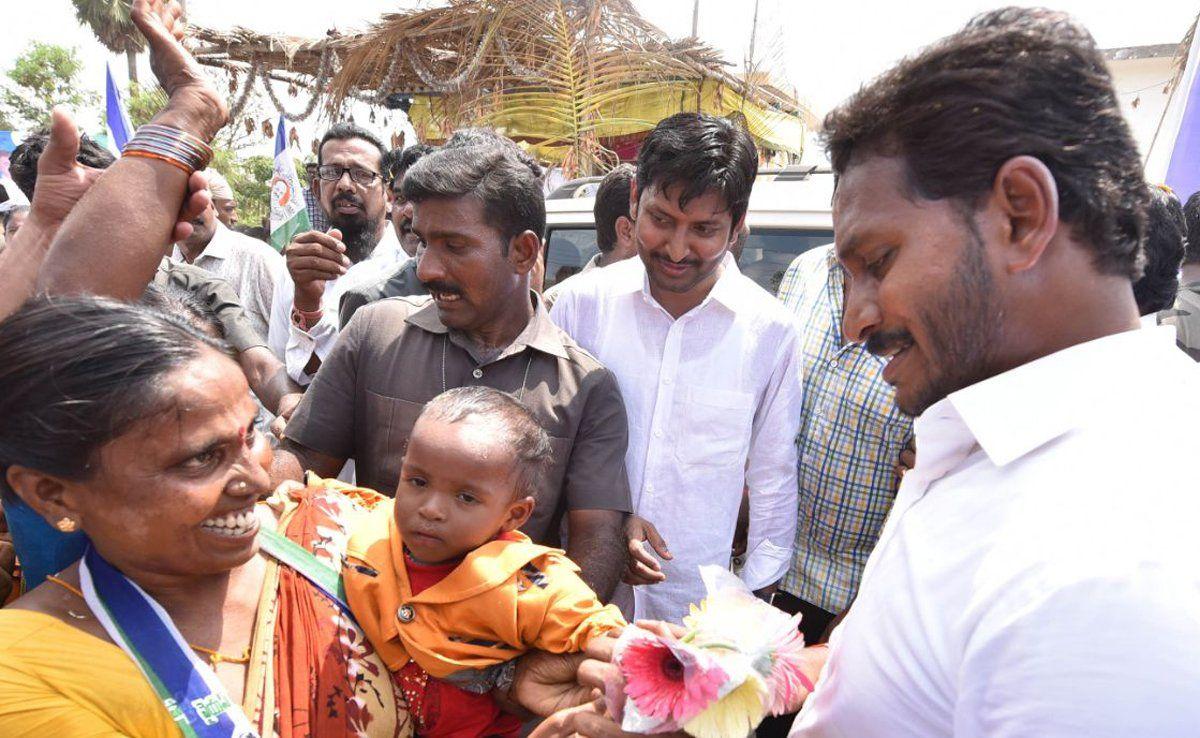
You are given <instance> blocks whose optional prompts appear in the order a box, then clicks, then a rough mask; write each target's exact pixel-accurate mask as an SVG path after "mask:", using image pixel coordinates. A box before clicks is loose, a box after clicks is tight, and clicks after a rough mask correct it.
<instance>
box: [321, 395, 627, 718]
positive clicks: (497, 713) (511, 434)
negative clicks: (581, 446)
mask: <svg viewBox="0 0 1200 738" xmlns="http://www.w3.org/2000/svg"><path fill="white" fill-rule="evenodd" d="M550 456H551V449H550V439H549V437H548V436H547V434H546V432H545V430H544V429H543V428H542V427H541V425H540V424H539V423H538V421H537V419H536V418H535V417H534V416H533V415H532V413H530V412H529V411H528V410H527V409H525V407H524V406H523V405H521V404H520V403H519V402H517V400H515V399H514V398H513V397H512V396H510V395H507V394H505V393H503V392H500V391H498V390H494V389H490V388H486V387H463V388H460V389H455V390H450V391H449V392H446V393H443V394H442V395H439V396H438V397H436V398H434V399H433V400H432V401H430V402H429V403H428V404H427V405H426V406H425V409H424V410H423V411H422V413H421V415H420V417H419V418H418V419H417V422H416V425H414V426H413V430H412V434H411V435H410V437H409V441H408V448H407V450H406V453H405V456H404V461H403V465H402V466H401V470H400V484H399V487H398V488H397V490H396V498H395V502H394V503H393V504H383V505H379V506H378V507H376V508H375V509H374V510H373V511H371V513H370V514H369V517H368V518H367V520H366V521H364V523H362V524H360V525H358V526H357V527H356V529H355V532H354V533H353V535H352V536H351V538H350V543H349V546H348V551H347V557H346V563H345V566H344V567H343V578H344V582H345V587H346V599H347V601H348V602H349V604H350V608H351V610H352V611H353V613H354V616H355V618H356V619H357V620H358V622H359V623H360V624H361V626H362V627H363V630H364V631H365V632H366V634H367V637H368V638H369V639H370V640H371V643H372V644H373V645H374V646H375V648H376V650H377V651H378V652H379V654H380V656H381V657H382V659H383V661H384V663H385V664H387V667H388V668H389V669H391V670H392V671H393V672H394V676H395V678H396V679H397V680H398V682H399V683H400V686H401V689H402V691H403V692H404V694H405V697H406V698H407V699H408V703H409V711H410V713H411V714H412V716H413V717H414V720H415V723H416V727H417V733H418V735H421V736H439V737H443V736H453V737H454V738H472V737H473V736H493V735H503V736H509V735H511V736H516V735H518V734H519V731H520V727H521V722H520V720H519V719H518V718H516V717H515V716H513V715H510V714H508V713H504V712H502V711H501V710H500V709H499V707H498V706H497V705H495V703H494V702H493V701H492V700H491V697H490V695H489V692H490V691H491V689H492V688H493V687H494V686H496V684H497V683H503V682H505V681H508V680H511V674H512V669H513V666H514V665H515V661H514V660H515V659H516V658H517V657H518V656H520V655H521V654H523V653H525V652H526V651H528V650H530V649H539V650H543V651H551V652H555V653H569V652H577V651H582V650H583V648H584V647H585V646H586V645H587V643H588V641H589V640H590V639H591V638H593V637H595V636H597V635H600V634H603V633H605V632H607V631H610V630H614V629H618V628H620V627H622V626H624V625H625V621H624V619H623V618H622V616H621V613H620V611H619V610H618V609H617V608H615V607H613V606H611V605H609V606H604V605H601V604H600V602H599V601H598V599H597V598H596V595H595V593H594V592H593V591H592V590H591V589H590V588H589V587H588V586H587V585H586V584H585V583H584V582H583V580H582V579H580V577H579V573H578V572H579V568H578V567H577V566H576V565H575V564H574V563H572V562H571V560H570V559H568V558H567V557H566V555H565V554H564V553H563V552H562V551H560V550H558V549H552V548H547V547H545V546H538V545H536V544H534V543H532V542H531V541H530V540H529V538H528V537H527V536H525V535H524V534H523V533H520V532H519V531H518V530H517V529H518V528H519V527H520V526H521V525H523V524H524V523H525V521H526V520H528V519H529V516H530V514H531V513H532V512H533V506H534V497H533V495H534V493H535V490H537V489H538V488H539V487H540V485H541V479H542V477H543V475H544V474H545V473H546V470H547V469H548V467H549V465H550V463H551V458H550Z"/></svg>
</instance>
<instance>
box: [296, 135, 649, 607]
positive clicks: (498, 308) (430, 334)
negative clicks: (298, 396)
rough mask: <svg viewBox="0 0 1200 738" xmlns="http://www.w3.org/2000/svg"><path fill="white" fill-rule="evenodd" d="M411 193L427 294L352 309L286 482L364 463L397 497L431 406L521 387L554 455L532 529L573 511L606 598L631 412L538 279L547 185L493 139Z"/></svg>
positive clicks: (584, 555) (542, 530)
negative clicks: (549, 305)
mask: <svg viewBox="0 0 1200 738" xmlns="http://www.w3.org/2000/svg"><path fill="white" fill-rule="evenodd" d="M514 148H515V147H514ZM404 190H405V194H406V196H407V198H408V199H409V200H410V201H412V202H413V219H412V227H413V231H414V232H415V233H416V234H417V235H418V236H420V238H421V239H422V242H423V244H424V246H425V250H424V252H423V254H422V257H421V261H420V265H419V267H418V277H419V278H420V280H421V282H422V283H423V284H424V285H425V286H426V287H427V288H428V289H429V291H430V293H431V297H402V298H391V299H386V300H381V301H379V302H376V303H373V304H371V305H368V306H366V307H364V308H362V309H361V310H359V311H358V312H357V313H355V315H354V317H353V319H352V320H351V321H350V323H349V324H348V325H347V326H346V327H345V328H344V329H343V331H342V333H341V335H340V336H339V338H338V342H337V344H336V345H335V347H334V348H333V350H332V351H331V352H330V354H329V356H328V357H327V358H326V360H325V362H324V363H323V364H322V366H321V369H320V371H319V372H318V373H317V375H316V378H315V379H314V380H313V383H312V385H311V386H310V387H309V390H308V392H307V394H306V396H305V398H304V401H303V402H302V403H301V405H300V407H299V408H298V409H297V410H296V413H295V415H294V416H293V418H292V420H291V422H290V423H289V424H288V426H287V430H286V431H285V440H284V445H283V448H282V449H281V450H280V451H279V452H278V453H277V454H276V461H275V469H274V476H275V481H277V482H278V481H282V480H283V479H298V478H299V477H300V475H301V474H302V472H303V470H304V469H311V470H313V471H315V472H316V473H317V474H320V475H322V476H332V475H334V474H336V473H337V471H338V469H340V468H341V466H342V464H343V463H344V462H345V461H346V460H347V459H354V461H355V465H356V473H357V475H358V483H359V484H361V485H363V486H367V487H372V488H374V489H378V490H380V491H381V492H384V493H386V494H393V493H395V492H396V489H397V485H398V483H399V482H400V480H399V472H400V461H401V458H402V457H403V455H404V446H405V443H406V442H407V440H408V435H409V433H410V431H411V430H412V426H413V424H414V422H415V421H416V418H417V416H418V415H419V414H420V412H421V409H422V407H424V404H425V403H426V402H428V401H429V400H431V399H433V398H434V397H436V396H437V395H439V394H441V393H442V392H443V391H445V390H447V389H451V388H454V387H461V386H466V385H473V384H478V385H485V386H489V387H494V388H496V389H500V390H504V391H506V392H510V393H512V394H513V395H514V396H516V397H517V398H519V399H520V400H521V401H522V402H524V403H525V405H526V406H527V407H529V409H530V410H532V411H533V412H534V413H535V414H536V415H537V417H538V419H539V420H540V421H541V422H542V424H543V425H544V426H545V427H546V430H547V431H548V432H549V433H550V436H551V443H552V444H553V445H554V450H555V467H554V470H553V473H552V474H550V475H549V483H548V485H547V487H546V488H545V490H544V491H543V493H542V494H541V495H539V496H538V499H537V508H536V510H535V512H534V514H533V517H532V518H530V520H529V522H528V523H527V524H526V525H525V526H524V528H523V530H524V531H525V532H526V533H527V534H529V535H530V536H531V537H532V538H533V539H534V540H535V541H538V542H540V543H548V544H551V545H555V544H557V543H558V542H559V529H560V523H561V521H562V520H563V518H564V515H565V519H566V523H567V541H566V548H567V553H568V554H569V555H570V556H571V558H572V559H574V560H575V562H576V563H578V564H579V565H580V567H581V568H582V569H583V576H584V579H585V580H586V581H587V582H588V583H589V584H590V585H591V586H592V587H593V588H594V589H595V590H596V591H597V593H598V594H599V595H600V596H601V597H602V598H605V599H607V597H608V596H609V595H610V594H611V593H612V590H613V588H614V587H615V586H616V583H617V581H618V580H619V578H620V576H621V572H622V571H623V568H624V563H625V559H624V551H625V548H626V546H625V540H624V533H623V528H624V522H625V516H626V514H627V513H628V512H629V510H630V499H629V483H628V480H627V479H626V476H625V461H624V459H625V450H626V445H627V442H628V423H627V420H626V416H625V406H624V403H623V402H622V400H621V396H620V392H619V390H618V388H617V383H616V380H615V379H614V377H613V376H612V374H611V373H610V372H609V371H608V370H607V369H605V368H604V367H603V366H601V365H600V363H599V362H597V361H596V360H595V359H594V358H592V357H591V356H590V355H589V354H588V353H587V352H585V351H584V350H582V349H581V348H579V346H578V345H576V344H575V342H574V341H572V340H571V338H570V337H568V336H567V335H566V334H565V333H563V332H562V331H561V330H560V329H559V328H557V327H556V326H555V325H554V324H553V323H551V322H550V319H549V316H548V315H547V313H546V311H545V308H544V307H542V305H541V303H540V300H539V298H538V297H537V295H536V294H534V293H532V292H531V291H530V289H529V279H530V277H529V274H530V271H531V270H532V268H533V265H534V263H535V262H536V260H537V255H538V251H539V249H540V246H541V239H540V236H539V235H538V234H540V233H541V232H542V231H543V230H544V227H545V203H544V201H543V199H542V194H541V187H540V183H539V182H538V180H537V178H536V177H535V176H534V173H533V172H532V171H531V170H530V169H529V167H528V166H527V165H526V164H525V163H523V162H522V161H520V160H519V159H518V158H517V157H516V156H515V154H514V153H513V152H512V151H510V150H509V149H508V148H507V147H505V146H502V145H498V144H494V143H493V144H486V145H482V146H475V147H468V148H461V149H450V150H446V151H441V152H438V153H436V154H431V155H429V156H427V157H425V158H424V159H422V160H421V161H420V162H418V163H417V164H416V165H415V166H414V167H413V168H412V169H411V170H410V171H409V173H408V175H407V177H406V178H405V181H404Z"/></svg>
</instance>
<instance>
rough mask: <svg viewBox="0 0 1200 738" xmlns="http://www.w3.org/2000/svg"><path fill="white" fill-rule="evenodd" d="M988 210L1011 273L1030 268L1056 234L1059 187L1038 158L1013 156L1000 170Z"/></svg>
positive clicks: (1005, 262)
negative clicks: (997, 220) (997, 225)
mask: <svg viewBox="0 0 1200 738" xmlns="http://www.w3.org/2000/svg"><path fill="white" fill-rule="evenodd" d="M988 199H989V203H988V209H989V210H990V211H991V212H992V213H994V214H996V215H997V216H998V217H999V218H1000V220H1001V222H1000V228H1001V231H1002V234H1003V237H1004V238H1003V242H1004V248H1005V252H1006V253H1005V257H1004V264H1005V268H1006V269H1007V270H1008V271H1009V272H1010V273H1016V272H1021V271H1025V270H1027V269H1030V268H1032V267H1033V266H1034V265H1036V264H1037V263H1038V261H1039V260H1040V259H1041V258H1042V254H1043V253H1045V251H1046V247H1047V246H1049V245H1050V242H1051V240H1053V238H1054V236H1055V234H1056V233H1058V184H1057V183H1056V182H1055V181H1054V175H1053V174H1051V172H1050V170H1049V168H1047V167H1046V165H1045V164H1043V163H1042V162H1041V161H1040V160H1039V159H1037V158H1035V157H1032V156H1016V157H1013V158H1012V159H1009V160H1008V161H1006V162H1004V164H1003V165H1002V166H1001V167H1000V171H998V172H997V173H996V179H995V181H994V182H993V185H992V192H991V195H990V196H989V198H988Z"/></svg>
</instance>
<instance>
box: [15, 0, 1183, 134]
mask: <svg viewBox="0 0 1200 738" xmlns="http://www.w3.org/2000/svg"><path fill="white" fill-rule="evenodd" d="M633 2H634V5H635V6H636V7H637V8H638V9H639V11H640V12H641V13H642V14H643V15H644V16H645V17H646V18H647V19H648V20H649V21H651V22H652V23H654V24H656V25H658V26H659V27H660V28H662V29H663V30H664V31H665V32H666V33H667V35H668V36H671V37H673V38H679V37H683V36H687V35H689V34H690V33H691V27H692V10H693V7H694V5H693V2H694V0H633ZM430 4H431V3H430V2H429V1H428V0H426V1H425V2H420V1H417V2H414V1H413V0H337V2H336V3H315V2H304V1H302V0H252V1H250V2H248V1H247V0H187V9H188V13H189V19H190V21H191V22H192V23H194V24H198V25H204V26H209V27H212V28H217V29H222V30H226V29H230V28H232V27H234V26H244V27H247V28H250V29H252V30H256V31H261V32H277V33H285V34H291V35H300V36H310V37H317V36H320V35H322V34H323V33H324V31H325V30H326V29H328V28H338V29H340V30H343V31H347V30H355V29H361V28H364V27H366V26H367V25H368V24H369V23H370V22H372V21H373V20H376V19H378V17H379V16H380V15H382V14H383V13H386V12H394V11H397V10H403V9H406V8H412V7H417V6H420V7H427V6H429V5H430ZM1001 4H1006V3H1004V2H1003V0H991V1H990V2H989V1H985V0H904V1H903V2H895V0H858V2H853V1H851V2H845V1H843V2H828V1H827V0H825V1H822V2H805V1H804V0H758V6H759V8H758V11H759V18H758V26H757V27H758V33H757V36H756V39H755V57H756V61H758V62H759V63H760V64H762V65H765V66H766V68H768V69H770V70H772V71H773V72H775V74H776V75H777V76H778V77H782V79H781V82H782V84H783V86H789V85H790V86H791V87H792V88H794V90H795V92H796V93H797V94H798V96H799V97H800V98H801V99H802V100H804V101H805V102H807V104H808V105H809V106H810V107H811V108H812V109H813V110H814V112H815V113H817V114H818V115H821V114H823V113H824V112H826V111H827V110H828V109H829V108H831V107H833V106H834V105H836V104H837V103H838V102H840V101H841V100H843V99H844V98H845V97H846V96H848V95H850V94H851V93H853V92H854V91H855V90H856V89H857V88H858V87H859V86H860V85H861V84H862V83H863V82H865V81H868V80H870V79H871V78H872V77H874V76H875V75H877V74H879V73H880V72H882V71H884V70H886V69H887V68H888V66H890V65H891V64H892V63H893V62H895V61H896V60H898V59H900V58H902V57H903V56H905V55H907V54H909V53H911V52H913V51H916V50H917V49H919V48H920V47H921V46H923V45H925V44H928V43H930V42H932V41H934V40H936V39H938V38H940V37H942V36H944V35H946V34H948V33H951V32H953V31H954V30H956V29H957V28H959V27H961V26H962V25H963V24H964V23H965V22H966V21H967V20H968V19H969V18H971V17H972V16H973V15H975V14H976V13H978V12H981V11H984V10H988V9H991V8H994V7H996V6H998V5H1001ZM1018 4H1022V3H1018ZM1033 4H1048V5H1051V6H1052V7H1055V8H1058V9H1061V10H1065V11H1067V12H1070V13H1072V14H1073V15H1075V16H1076V17H1077V18H1079V19H1080V20H1081V21H1083V23H1084V24H1085V25H1087V26H1088V28H1089V29H1090V30H1091V31H1092V34H1093V35H1094V36H1095V37H1096V40H1097V42H1098V43H1099V45H1100V46H1101V47H1102V48H1111V47H1121V46H1141V45H1147V44H1166V43H1178V42H1179V41H1180V40H1181V39H1182V38H1183V35H1184V34H1185V33H1186V32H1187V29H1188V27H1189V26H1190V24H1191V23H1192V21H1193V20H1194V19H1195V17H1196V14H1197V12H1198V11H1200V1H1197V0H1137V2H1129V1H1128V0H1045V1H1044V2H1042V3H1033ZM34 5H35V2H34V0H0V6H4V7H5V8H6V10H7V11H8V12H5V13H4V24H3V26H0V73H3V74H4V75H5V76H6V75H7V72H8V70H9V69H10V68H11V66H12V62H13V59H14V58H15V57H16V56H17V55H18V54H20V53H21V51H22V50H23V49H24V48H25V47H26V46H27V44H28V43H29V42H30V41H32V40H38V41H44V42H52V43H56V44H61V45H65V46H73V47H75V48H77V49H78V50H79V52H80V55H81V57H82V58H83V60H84V62H85V72H84V73H85V80H84V85H85V86H86V87H88V88H90V89H93V90H95V91H96V92H97V93H101V94H102V93H103V89H104V88H103V84H104V62H105V61H106V60H109V61H111V63H112V67H113V73H114V75H115V76H116V78H117V80H118V84H120V85H123V84H124V82H125V78H126V73H125V60H124V57H116V56H112V55H110V54H108V53H107V52H106V51H105V50H104V49H103V47H101V46H100V44H99V42H98V41H96V40H95V38H94V37H93V36H92V35H91V33H90V31H88V30H86V29H84V28H82V27H80V26H79V25H78V23H77V22H76V20H75V16H74V10H73V7H72V5H71V3H70V2H69V0H38V2H36V7H37V12H21V11H19V10H18V11H17V12H12V10H11V8H13V7H16V8H21V7H32V6H34ZM699 6H700V10H699V25H698V35H699V37H700V38H701V39H702V40H704V41H706V42H707V43H709V44H710V45H712V46H714V47H716V48H717V49H719V50H721V51H722V52H723V53H724V55H725V57H726V59H727V60H728V61H730V62H732V63H733V64H734V65H735V66H734V68H733V70H734V71H737V70H739V69H741V68H742V65H743V63H744V60H745V57H746V54H747V50H748V47H749V45H750V37H751V29H752V27H753V26H754V23H753V16H754V7H755V2H754V0H699ZM142 69H143V72H142V73H143V74H144V75H145V76H146V77H149V67H148V64H147V63H146V61H145V59H144V58H143V60H142ZM264 99H265V98H264ZM268 105H269V103H268ZM294 107H296V108H300V107H302V105H301V103H300V102H297V103H296V104H295V106H294ZM80 122H81V123H82V124H83V125H84V126H85V127H86V128H89V129H91V128H94V127H95V126H96V125H98V122H99V117H98V113H96V112H94V111H93V112H91V113H90V114H88V113H86V112H85V113H83V114H81V115H80ZM376 125H377V128H378V129H380V130H381V132H383V133H384V134H385V137H386V133H387V132H388V131H387V130H386V129H388V128H390V129H392V130H394V131H399V130H402V129H404V128H405V127H406V126H405V124H404V120H403V116H402V115H401V114H399V113H396V114H394V115H392V116H390V117H389V119H387V120H381V121H379V122H378V123H377V124H376ZM309 128H311V126H310V125H302V126H301V130H300V133H301V138H302V139H304V140H308V139H309V138H310V137H311V131H309V130H308V129H309ZM264 145H265V144H264Z"/></svg>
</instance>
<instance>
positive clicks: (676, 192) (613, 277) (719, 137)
mask: <svg viewBox="0 0 1200 738" xmlns="http://www.w3.org/2000/svg"><path fill="white" fill-rule="evenodd" d="M757 166H758V154H757V152H756V151H755V147H754V143H753V141H751V139H750V136H749V135H748V134H747V133H746V132H745V131H744V130H743V129H742V128H740V127H738V126H736V125H734V124H732V123H730V122H729V121H727V120H725V119H723V118H715V117H712V116H708V115H700V114H695V113H681V114H678V115H674V116H672V117H670V118H667V119H666V120H663V121H661V122H660V123H659V124H658V126H657V127H656V128H655V129H654V130H653V131H652V132H651V133H650V135H649V136H648V137H647V138H646V141H645V143H644V144H643V145H642V149H641V152H640V154H639V155H638V166H637V175H636V180H635V187H634V188H633V190H632V192H631V198H630V212H631V213H633V214H634V216H635V217H634V239H635V241H636V243H637V249H638V255H639V257H640V258H638V259H628V260H626V261H623V262H621V263H618V264H614V265H612V266H610V267H607V268H605V269H600V270H594V271H591V272H589V273H588V274H584V275H580V276H578V277H577V278H575V279H573V280H571V282H570V284H564V286H563V290H562V292H561V293H560V294H559V296H558V301H557V302H556V303H555V305H554V309H553V311H552V312H551V318H553V319H554V321H555V322H556V323H558V325H560V326H561V327H562V328H563V329H564V330H565V331H567V333H568V334H570V335H571V337H573V338H574V339H575V340H576V341H577V342H579V343H580V344H581V345H582V346H583V347H584V348H586V349H588V350H589V351H591V352H592V354H594V355H595V356H596V358H598V359H600V361H601V362H603V363H604V365H605V366H607V367H608V369H609V370H610V371H611V372H613V374H614V375H615V376H616V377H617V382H618V384H619V385H620V387H621V394H622V396H623V397H624V398H625V404H626V407H627V409H628V413H629V426H630V427H629V451H628V453H627V454H626V468H627V471H628V474H629V483H630V489H631V491H632V493H633V504H634V511H635V513H636V516H635V517H634V518H633V519H632V522H631V527H630V530H629V536H630V539H631V542H630V546H631V554H632V563H631V567H630V571H629V572H628V574H627V577H626V581H627V582H628V583H631V584H652V586H638V587H635V590H634V605H635V607H634V609H635V613H636V617H639V618H642V617H651V618H658V619H663V620H671V621H676V622H678V621H679V619H680V618H682V617H683V616H684V615H686V614H687V611H688V604H689V603H692V602H697V601H699V600H700V599H702V598H703V596H704V587H703V584H702V582H701V580H700V575H699V571H698V567H699V566H701V565H704V564H716V565H719V566H728V565H729V563H730V551H731V548H732V544H733V534H734V528H735V526H736V524H737V516H738V508H739V506H740V503H741V500H742V491H743V488H745V487H748V488H749V495H750V529H749V539H748V546H747V555H746V563H745V566H744V567H743V569H742V571H741V576H742V578H743V579H744V580H745V581H746V583H747V584H748V585H749V586H750V587H751V588H753V589H755V590H769V589H770V588H772V587H773V586H774V585H775V584H776V583H777V582H778V581H779V580H780V579H781V578H782V577H783V575H784V573H785V572H786V571H787V568H788V564H789V563H790V561H791V552H792V545H793V538H794V536H795V532H796V510H797V504H796V446H795V441H794V439H795V435H796V428H797V427H798V425H799V422H800V392H801V390H800V387H801V384H800V341H799V336H798V331H797V328H796V326H795V324H794V321H793V319H792V317H791V315H790V314H789V313H788V312H787V310H786V309H785V308H784V307H783V306H782V305H781V304H780V303H779V302H778V301H776V300H775V299H774V297H772V296H771V295H770V294H769V293H767V292H766V291H764V290H763V289H762V288H760V287H758V286H757V285H756V284H755V283H754V282H753V281H752V280H750V279H749V278H747V277H745V276H743V275H742V274H741V272H739V271H738V268H737V264H736V263H735V261H734V258H733V256H732V255H731V254H730V253H729V247H730V243H731V242H732V241H733V240H734V237H735V235H736V234H737V232H738V231H739V230H740V229H741V227H742V223H743V221H744V219H745V215H746V207H747V204H748V202H749V199H750V189H751V187H752V186H753V184H754V177H755V174H756V172H757ZM644 540H649V542H650V544H651V546H652V547H653V548H654V549H655V551H656V552H657V553H658V554H659V556H661V557H662V559H663V560H662V561H661V563H660V562H659V561H658V560H657V559H656V558H655V557H654V556H652V555H651V554H650V553H649V552H647V551H646V550H645V549H644V548H643V547H642V541H644ZM668 546H669V548H668Z"/></svg>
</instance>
